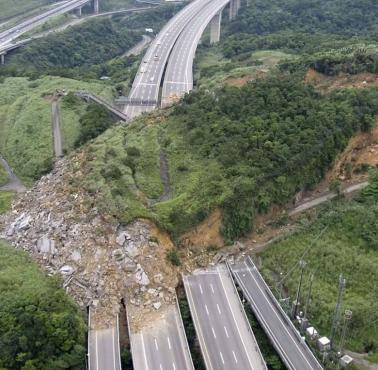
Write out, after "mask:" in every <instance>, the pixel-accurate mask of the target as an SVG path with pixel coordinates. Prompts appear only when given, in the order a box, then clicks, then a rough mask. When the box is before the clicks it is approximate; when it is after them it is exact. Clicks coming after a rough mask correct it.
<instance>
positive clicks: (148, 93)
mask: <svg viewBox="0 0 378 370" xmlns="http://www.w3.org/2000/svg"><path fill="white" fill-rule="evenodd" d="M210 1H211V0H194V1H193V2H191V3H190V4H189V5H187V6H186V7H185V8H183V9H182V10H181V11H180V12H178V13H177V14H176V15H175V16H174V17H173V18H172V19H171V20H170V21H169V22H168V23H167V24H166V25H165V26H164V27H163V29H162V30H161V31H160V32H159V34H158V35H157V36H156V38H155V40H154V41H153V42H152V44H151V45H150V47H149V48H148V49H147V52H146V54H145V55H144V57H143V60H142V63H141V65H140V67H139V69H138V72H137V74H136V77H135V79H134V82H133V86H132V88H131V91H130V94H129V99H130V100H131V101H132V100H135V101H158V99H159V89H160V85H161V80H162V77H163V72H164V68H165V65H166V63H167V61H168V57H169V55H170V53H171V50H172V48H173V46H174V44H175V42H176V40H177V38H178V37H179V35H180V33H181V32H182V30H183V29H184V27H185V26H186V25H187V23H188V22H191V21H192V19H193V18H194V17H195V16H196V15H197V14H198V13H199V12H200V11H201V10H202V9H203V7H204V5H206V4H207V3H208V2H210ZM155 107H156V104H152V105H149V106H147V105H140V104H139V105H132V104H128V105H127V106H126V108H125V113H126V115H127V116H129V117H134V116H136V115H138V114H140V113H142V112H145V111H150V110H153V109H154V108H155Z"/></svg>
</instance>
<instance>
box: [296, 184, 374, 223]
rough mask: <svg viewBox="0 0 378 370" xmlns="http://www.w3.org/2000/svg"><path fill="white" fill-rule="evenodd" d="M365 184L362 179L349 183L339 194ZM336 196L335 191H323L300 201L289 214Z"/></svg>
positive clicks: (354, 189) (345, 193)
mask: <svg viewBox="0 0 378 370" xmlns="http://www.w3.org/2000/svg"><path fill="white" fill-rule="evenodd" d="M367 185H368V182H367V181H364V182H361V183H358V184H354V185H350V186H348V187H346V188H345V189H343V190H341V194H343V195H347V194H350V193H353V192H355V191H358V190H361V189H362V188H364V187H365V186H367ZM336 197H337V193H335V192H332V191H327V192H325V193H323V194H322V195H320V196H318V197H316V198H313V199H308V200H306V199H305V200H304V202H302V203H301V204H299V205H298V206H296V207H295V208H294V209H292V210H291V211H290V212H289V216H293V215H295V214H297V213H300V212H304V211H306V210H308V209H310V208H313V207H316V206H318V205H320V204H322V203H324V202H327V201H329V200H331V199H334V198H336Z"/></svg>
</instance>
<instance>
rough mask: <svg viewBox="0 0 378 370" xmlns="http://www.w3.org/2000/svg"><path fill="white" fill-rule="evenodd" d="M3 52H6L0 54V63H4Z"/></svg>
mask: <svg viewBox="0 0 378 370" xmlns="http://www.w3.org/2000/svg"><path fill="white" fill-rule="evenodd" d="M5 54H6V53H4V54H1V55H0V64H5Z"/></svg>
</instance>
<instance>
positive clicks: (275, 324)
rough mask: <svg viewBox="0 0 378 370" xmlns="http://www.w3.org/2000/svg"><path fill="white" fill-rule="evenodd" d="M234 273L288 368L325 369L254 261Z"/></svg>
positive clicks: (238, 266) (242, 264)
mask: <svg viewBox="0 0 378 370" xmlns="http://www.w3.org/2000/svg"><path fill="white" fill-rule="evenodd" d="M231 271H232V273H233V275H234V277H235V279H236V281H237V282H238V284H239V286H240V287H241V288H242V290H243V293H244V294H245V297H246V298H247V300H248V301H249V303H250V304H251V306H252V309H253V311H254V313H255V315H256V317H257V319H258V320H259V322H260V323H261V325H262V327H263V328H264V330H265V331H266V333H267V335H268V336H269V337H270V339H271V341H272V343H273V345H274V347H275V348H276V350H277V352H278V353H279V355H280V356H281V358H282V360H283V361H284V363H285V365H286V366H287V367H288V369H291V370H298V369H301V370H322V369H323V368H322V366H321V365H320V363H319V362H318V360H317V359H316V358H315V356H314V355H313V354H312V352H311V350H310V349H309V347H308V346H307V344H306V342H305V341H304V340H303V339H302V338H301V336H300V335H299V334H298V332H297V330H296V329H295V327H294V325H293V324H292V323H291V321H290V320H289V318H288V317H287V315H286V314H285V313H284V311H283V310H282V308H281V307H280V306H279V304H278V302H277V301H276V299H275V298H274V296H273V294H272V292H271V291H270V289H269V287H268V286H267V285H266V283H265V281H264V279H263V278H262V276H261V275H260V273H259V272H258V270H257V268H256V266H255V265H254V264H253V262H252V260H251V259H250V258H248V259H247V260H245V261H243V262H238V263H236V264H233V265H231Z"/></svg>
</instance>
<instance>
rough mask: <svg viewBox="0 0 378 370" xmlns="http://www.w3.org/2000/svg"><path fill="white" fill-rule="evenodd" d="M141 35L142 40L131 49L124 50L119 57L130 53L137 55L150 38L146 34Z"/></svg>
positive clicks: (127, 55)
mask: <svg viewBox="0 0 378 370" xmlns="http://www.w3.org/2000/svg"><path fill="white" fill-rule="evenodd" d="M142 37H143V39H142V41H139V42H138V43H137V44H136V45H134V46H133V47H132V48H131V49H129V50H128V51H126V53H124V54H123V55H121V57H122V58H124V57H129V56H130V55H139V54H140V53H141V52H142V51H143V49H144V48H145V47H146V46H147V45H148V44H149V43H150V42H151V40H152V38H151V37H150V36H147V35H142Z"/></svg>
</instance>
